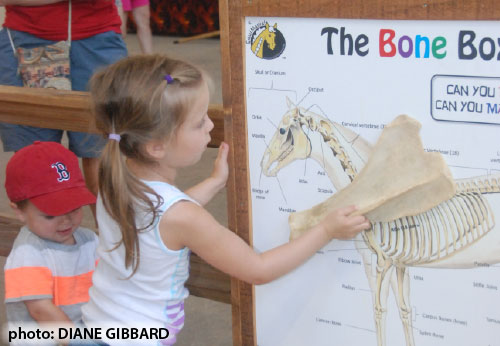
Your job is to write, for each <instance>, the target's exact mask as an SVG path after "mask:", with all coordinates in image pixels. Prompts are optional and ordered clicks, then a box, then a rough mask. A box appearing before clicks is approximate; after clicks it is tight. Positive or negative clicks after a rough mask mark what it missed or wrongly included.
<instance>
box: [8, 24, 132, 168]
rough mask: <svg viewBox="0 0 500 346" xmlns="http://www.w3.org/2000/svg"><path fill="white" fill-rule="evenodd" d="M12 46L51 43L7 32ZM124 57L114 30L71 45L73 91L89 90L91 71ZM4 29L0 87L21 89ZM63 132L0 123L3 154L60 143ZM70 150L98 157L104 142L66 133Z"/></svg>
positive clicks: (86, 135)
mask: <svg viewBox="0 0 500 346" xmlns="http://www.w3.org/2000/svg"><path fill="white" fill-rule="evenodd" d="M10 32H11V35H12V40H13V41H14V45H15V47H16V48H17V47H23V48H34V47H40V46H45V45H48V44H53V43H55V41H48V40H44V39H41V38H38V37H36V36H34V35H31V34H28V33H25V32H22V31H16V30H10ZM126 56H127V47H126V46H125V43H124V42H123V39H122V37H121V35H120V34H117V33H115V32H113V31H109V32H104V33H101V34H98V35H95V36H92V37H88V38H85V39H82V40H77V41H72V42H71V51H70V60H71V61H70V73H71V83H72V89H73V90H78V91H86V90H88V85H87V83H88V81H89V79H90V77H91V76H92V74H93V73H94V71H96V70H97V69H99V68H101V67H103V66H106V65H109V64H111V63H113V62H115V61H117V60H120V59H121V58H124V57H126ZM17 67H18V62H17V58H16V57H15V56H14V52H13V50H12V46H11V44H10V40H9V37H8V35H7V30H6V29H5V28H4V29H2V30H1V31H0V85H12V86H23V82H22V80H21V77H20V76H19V75H18V73H17ZM62 135H63V131H62V130H55V129H44V128H38V127H32V126H23V125H12V124H6V123H0V136H1V139H2V143H3V149H4V151H17V150H19V149H21V148H23V147H25V146H27V145H30V144H32V143H33V142H34V141H35V140H40V141H53V142H61V138H62ZM68 139H69V149H70V150H71V151H73V152H74V153H75V154H76V155H77V156H79V157H87V158H92V157H98V156H99V154H100V152H101V149H102V148H103V146H104V144H105V143H106V142H105V139H104V138H103V137H102V136H99V135H96V134H88V133H84V132H73V131H68Z"/></svg>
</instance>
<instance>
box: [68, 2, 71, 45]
mask: <svg viewBox="0 0 500 346" xmlns="http://www.w3.org/2000/svg"><path fill="white" fill-rule="evenodd" d="M68 7H69V13H68V44H69V45H70V46H71V0H68Z"/></svg>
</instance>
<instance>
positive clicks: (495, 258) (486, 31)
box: [245, 17, 500, 346]
mask: <svg viewBox="0 0 500 346" xmlns="http://www.w3.org/2000/svg"><path fill="white" fill-rule="evenodd" d="M245 28H246V44H245V50H246V55H245V64H246V67H245V71H246V103H247V124H248V148H249V149H248V150H249V167H250V185H251V211H252V212H251V215H252V232H253V245H254V247H255V249H256V250H257V251H265V250H268V249H270V248H273V247H276V246H278V245H280V244H283V243H286V242H288V241H289V236H290V229H289V226H288V216H289V214H290V213H291V212H295V211H301V210H305V209H309V208H311V207H312V206H313V205H315V204H317V203H320V202H322V201H324V200H325V199H327V198H328V197H330V196H331V195H332V194H334V193H335V192H336V191H338V190H339V189H341V188H343V187H345V186H346V185H347V184H349V183H350V181H351V180H352V178H353V177H354V176H355V175H356V174H357V173H358V172H359V171H360V170H361V168H362V167H363V165H364V163H365V162H366V160H367V156H369V153H370V149H371V147H372V146H373V145H374V143H375V142H376V140H377V138H378V137H379V135H380V133H381V131H382V129H383V128H384V126H385V125H386V124H388V123H390V122H391V121H392V120H393V119H394V118H396V117H397V116H398V115H400V114H407V115H408V116H410V117H412V118H414V119H416V120H418V122H420V123H421V125H422V127H421V130H420V136H421V138H422V142H423V145H424V149H425V150H426V151H436V152H439V153H441V154H442V156H443V157H444V159H445V161H446V162H447V164H448V165H449V167H450V170H451V172H452V174H453V177H454V179H456V180H457V181H459V180H460V181H461V184H460V186H461V188H459V189H458V190H457V195H456V196H455V197H454V198H453V199H452V200H450V201H446V202H444V204H442V205H440V207H439V208H438V207H436V208H433V210H431V211H429V212H426V213H425V214H422V215H419V216H416V217H414V218H404V219H400V220H395V221H394V222H391V223H388V224H386V225H376V227H377V230H372V232H378V233H376V236H375V237H374V239H375V241H374V243H376V244H375V245H373V244H371V245H370V244H368V243H367V240H366V239H367V238H366V237H365V236H363V235H360V236H359V237H357V238H355V239H354V240H352V241H336V240H334V241H332V242H331V243H330V244H328V245H327V246H326V247H324V248H323V249H321V250H320V251H318V252H317V253H316V254H315V255H314V256H313V257H312V258H311V259H310V260H308V261H307V262H306V263H305V264H304V265H302V266H301V267H299V268H298V269H296V270H294V271H293V272H292V273H290V274H288V275H286V276H285V277H283V278H281V279H279V280H277V281H275V282H272V283H270V284H267V285H263V286H257V287H255V313H256V335H257V344H258V345H260V346H279V345H286V346H293V345H296V346H303V345H314V346H320V345H340V346H347V345H350V346H353V345H359V346H361V345H363V346H370V345H374V346H375V345H378V346H384V345H387V346H402V345H406V346H410V345H417V346H433V345H436V346H444V345H453V346H459V345H463V346H471V345H474V346H493V345H500V291H499V289H500V226H499V225H498V222H499V221H498V220H500V193H499V187H498V183H499V178H500V139H499V135H500V23H499V22H471V21H467V22H466V21H439V22H438V21H386V20H383V21H382V20H381V21H377V20H342V19H300V18H253V17H252V18H249V17H247V18H246V19H245ZM395 145H397V143H395ZM387 174H388V175H390V174H391V172H390V171H388V172H387Z"/></svg>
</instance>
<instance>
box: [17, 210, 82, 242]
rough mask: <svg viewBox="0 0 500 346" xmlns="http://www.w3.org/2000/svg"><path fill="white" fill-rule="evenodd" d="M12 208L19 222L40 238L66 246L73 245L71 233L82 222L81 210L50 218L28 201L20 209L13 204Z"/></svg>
mask: <svg viewBox="0 0 500 346" xmlns="http://www.w3.org/2000/svg"><path fill="white" fill-rule="evenodd" d="M12 207H13V208H14V210H15V211H16V214H17V217H18V218H19V220H20V221H21V222H23V223H24V224H25V225H26V226H28V228H29V229H30V231H31V232H33V233H35V234H36V235H37V236H39V237H40V238H44V239H47V240H51V241H53V242H56V243H61V244H66V245H73V244H75V238H73V232H74V231H75V230H76V228H77V227H78V226H80V223H81V222H82V218H83V213H82V208H78V209H75V210H73V211H71V212H69V213H67V214H64V215H60V216H50V215H47V214H45V213H43V212H42V211H40V210H39V209H38V208H37V207H36V206H35V205H34V204H32V203H31V202H29V201H28V203H27V204H26V206H25V207H24V208H22V209H20V208H19V207H17V205H15V204H14V203H13V205H12Z"/></svg>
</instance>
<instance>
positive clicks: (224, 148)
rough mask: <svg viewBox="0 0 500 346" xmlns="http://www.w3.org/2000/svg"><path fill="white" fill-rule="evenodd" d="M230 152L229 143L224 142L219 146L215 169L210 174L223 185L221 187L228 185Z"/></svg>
mask: <svg viewBox="0 0 500 346" xmlns="http://www.w3.org/2000/svg"><path fill="white" fill-rule="evenodd" d="M228 153H229V145H228V144H227V143H226V142H222V143H221V144H220V146H219V152H218V154H217V158H216V159H215V163H214V169H213V171H212V174H211V175H210V176H211V177H212V178H213V179H215V180H216V181H217V183H218V184H220V185H221V188H222V187H224V186H226V182H227V178H228V176H229V165H228V163H227V155H228Z"/></svg>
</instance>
